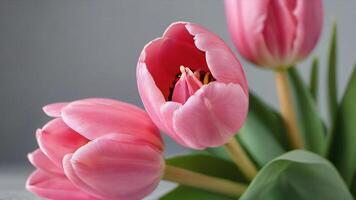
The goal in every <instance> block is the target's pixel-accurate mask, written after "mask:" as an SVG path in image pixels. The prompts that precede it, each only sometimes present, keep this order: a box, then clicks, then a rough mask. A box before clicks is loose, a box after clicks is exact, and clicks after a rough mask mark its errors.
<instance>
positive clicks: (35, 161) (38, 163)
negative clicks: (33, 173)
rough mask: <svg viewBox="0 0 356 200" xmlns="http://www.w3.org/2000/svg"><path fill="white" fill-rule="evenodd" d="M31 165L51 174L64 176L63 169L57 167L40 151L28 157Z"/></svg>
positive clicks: (37, 150)
mask: <svg viewBox="0 0 356 200" xmlns="http://www.w3.org/2000/svg"><path fill="white" fill-rule="evenodd" d="M27 157H28V160H29V161H30V162H31V164H32V165H33V166H34V167H36V168H38V169H41V170H43V171H46V172H47V173H49V174H53V175H59V176H63V175H64V173H63V169H61V168H59V167H57V166H56V165H55V164H54V163H53V162H52V161H51V160H50V159H49V158H48V157H47V156H46V155H45V154H44V153H43V152H42V151H41V150H40V149H36V150H35V151H33V152H32V153H29V154H28V155H27Z"/></svg>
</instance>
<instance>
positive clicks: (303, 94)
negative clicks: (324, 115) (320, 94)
mask: <svg viewBox="0 0 356 200" xmlns="http://www.w3.org/2000/svg"><path fill="white" fill-rule="evenodd" d="M288 76H289V84H290V86H291V91H292V96H293V104H294V107H295V109H294V110H295V111H296V115H297V121H298V127H299V129H300V133H301V134H302V137H303V140H304V142H305V147H306V149H308V150H310V151H312V152H315V153H318V154H321V155H324V154H325V149H326V138H325V129H324V126H323V122H322V120H321V117H320V116H319V113H318V109H317V107H316V104H315V102H314V100H313V97H312V96H311V93H310V92H309V90H308V89H307V87H306V86H305V84H304V82H303V80H302V78H301V77H300V75H299V73H298V71H297V70H296V69H295V68H294V67H292V68H290V69H289V70H288Z"/></svg>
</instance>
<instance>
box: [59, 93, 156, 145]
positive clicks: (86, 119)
mask: <svg viewBox="0 0 356 200" xmlns="http://www.w3.org/2000/svg"><path fill="white" fill-rule="evenodd" d="M62 117H63V120H64V121H65V122H66V124H68V126H70V127H71V128H72V129H74V130H76V131H77V132H78V133H80V134H82V135H83V136H85V137H86V138H88V139H90V140H93V139H96V138H98V137H100V136H103V135H106V134H108V133H121V134H131V135H132V134H133V135H139V136H140V137H142V138H145V139H146V140H148V141H151V142H152V143H154V144H155V145H156V146H157V148H160V149H163V142H162V140H161V137H160V135H159V131H158V130H157V128H156V126H155V125H154V124H153V123H152V121H151V119H150V118H149V116H148V115H147V114H146V113H145V112H144V111H143V110H142V109H140V108H138V107H136V106H133V105H131V104H127V103H123V102H119V101H115V100H110V99H86V100H80V101H76V102H73V103H70V104H69V105H68V106H66V107H65V108H64V109H63V110H62Z"/></svg>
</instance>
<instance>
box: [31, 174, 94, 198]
mask: <svg viewBox="0 0 356 200" xmlns="http://www.w3.org/2000/svg"><path fill="white" fill-rule="evenodd" d="M26 188H27V190H29V191H30V192H33V193H35V194H36V195H38V196H39V197H41V198H45V199H53V200H63V199H70V200H94V199H96V198H94V197H92V196H90V195H88V194H86V193H84V192H82V191H80V190H79V189H77V188H76V187H75V186H74V185H73V184H72V183H71V182H70V181H69V180H68V179H66V178H65V177H64V176H51V175H49V174H46V173H45V172H43V171H41V170H36V171H34V172H33V173H32V174H31V175H30V177H29V178H28V179H27V182H26Z"/></svg>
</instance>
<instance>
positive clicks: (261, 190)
mask: <svg viewBox="0 0 356 200" xmlns="http://www.w3.org/2000/svg"><path fill="white" fill-rule="evenodd" d="M265 199H273V200H282V199H289V200H297V199H325V200H332V199H344V200H352V199H353V198H352V196H351V194H350V192H349V191H348V189H347V187H346V185H345V184H344V182H343V180H342V179H341V177H340V175H339V174H338V173H337V171H336V169H335V168H334V167H333V166H332V165H331V164H330V163H329V162H328V161H327V160H325V159H324V158H322V157H320V156H318V155H316V154H314V153H310V152H307V151H304V150H295V151H292V152H288V153H286V154H284V155H282V156H280V157H278V158H276V159H274V160H273V161H271V162H269V163H268V164H267V165H266V166H265V167H264V168H263V169H262V170H261V171H260V172H259V174H258V175H257V177H256V178H255V179H254V180H253V182H252V183H251V184H250V186H249V187H248V189H247V191H246V192H245V193H244V194H243V195H242V197H241V198H240V200H265Z"/></svg>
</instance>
